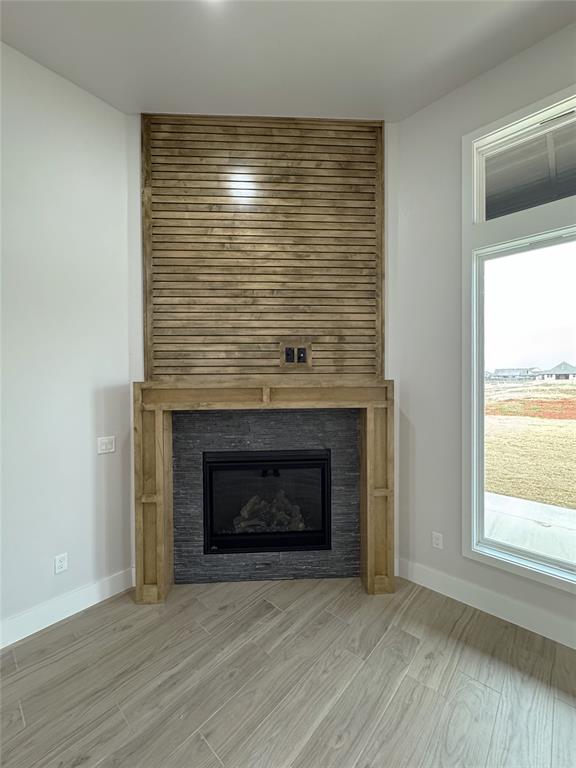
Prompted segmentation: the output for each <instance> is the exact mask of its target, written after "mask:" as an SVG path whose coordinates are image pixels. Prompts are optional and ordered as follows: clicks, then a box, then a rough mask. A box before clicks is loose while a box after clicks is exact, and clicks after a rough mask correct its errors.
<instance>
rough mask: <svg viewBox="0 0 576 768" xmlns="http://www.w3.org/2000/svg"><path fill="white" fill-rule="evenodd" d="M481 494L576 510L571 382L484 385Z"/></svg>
mask: <svg viewBox="0 0 576 768" xmlns="http://www.w3.org/2000/svg"><path fill="white" fill-rule="evenodd" d="M485 393H486V397H485V399H486V409H485V472H486V478H485V489H486V490H487V491H491V492H492V493H499V494H503V495H505V496H516V497H518V498H522V499H530V500H532V501H539V502H543V503H545V504H555V505H559V506H562V507H570V508H573V509H576V382H575V381H554V382H541V381H535V382H523V383H519V384H516V383H495V384H492V383H487V384H486V389H485Z"/></svg>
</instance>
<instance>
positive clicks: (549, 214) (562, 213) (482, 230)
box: [462, 88, 576, 594]
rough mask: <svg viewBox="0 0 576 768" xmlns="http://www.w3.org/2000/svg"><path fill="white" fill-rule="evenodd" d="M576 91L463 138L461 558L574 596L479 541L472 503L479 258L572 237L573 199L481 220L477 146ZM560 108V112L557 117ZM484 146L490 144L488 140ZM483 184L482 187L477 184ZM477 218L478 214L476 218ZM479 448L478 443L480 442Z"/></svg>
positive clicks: (567, 586) (573, 588) (565, 576)
mask: <svg viewBox="0 0 576 768" xmlns="http://www.w3.org/2000/svg"><path fill="white" fill-rule="evenodd" d="M574 90H575V89H574V88H569V89H565V90H564V91H561V92H559V93H556V94H553V95H552V96H550V97H549V98H547V99H545V100H542V101H540V102H538V103H536V104H533V105H531V106H529V107H526V108H525V109H523V110H521V111H519V112H516V113H515V114H513V115H508V116H506V117H504V118H502V119H501V120H498V121H497V122H495V123H492V124H491V125H488V126H484V127H483V128H481V129H479V130H477V131H474V132H473V133H471V134H468V135H467V136H464V137H463V139H462V554H463V555H464V556H465V557H468V558H471V559H473V560H476V561H478V562H482V563H484V564H487V565H491V566H492V567H496V568H500V569H503V570H505V571H508V572H510V573H515V574H517V575H521V576H524V577H526V578H529V579H533V580H535V581H539V582H541V583H545V584H549V585H551V586H554V587H557V588H560V589H563V590H567V591H569V592H572V593H573V594H576V575H575V574H572V573H570V572H569V571H567V570H564V569H561V568H558V567H556V566H554V565H553V564H546V563H544V562H542V563H540V564H537V563H535V562H534V561H532V560H530V559H529V558H527V557H522V555H521V553H518V554H514V553H512V552H511V551H508V552H504V551H503V550H500V549H497V548H492V547H490V546H488V545H487V544H486V543H485V542H483V543H481V544H478V543H477V539H478V537H477V531H476V508H477V507H476V505H477V499H478V489H477V488H476V487H475V477H474V473H473V467H474V466H475V464H474V462H475V461H476V458H477V455H478V448H479V441H478V428H479V425H478V419H477V414H478V413H479V411H480V409H479V408H477V402H478V392H479V391H480V392H482V387H481V386H479V385H480V384H482V382H479V380H478V373H479V370H478V369H479V366H478V360H479V354H480V353H481V352H482V350H479V349H478V348H477V344H476V338H477V334H476V322H477V316H478V314H477V313H478V307H477V304H476V295H477V288H478V286H477V283H476V274H477V270H476V265H477V264H478V260H479V257H482V256H484V257H485V256H486V255H487V254H489V253H493V254H495V253H496V252H498V251H506V250H509V249H510V247H511V244H513V243H516V244H517V245H518V243H517V241H522V248H523V249H524V250H527V249H529V248H536V247H540V246H541V245H542V242H543V240H544V239H545V238H546V237H547V236H549V234H550V233H554V232H558V231H559V230H563V232H562V234H563V235H565V236H566V237H576V227H572V226H571V225H572V224H573V222H574V221H576V201H575V199H574V198H564V199H563V200H557V201H554V202H551V203H547V204H545V205H540V206H537V207H535V208H531V209H529V210H525V211H518V212H516V213H512V214H509V215H507V216H502V217H500V218H496V219H491V220H490V221H484V220H483V218H484V217H483V210H482V206H480V205H479V203H478V195H479V193H480V192H481V189H478V188H477V185H476V177H475V168H474V163H475V157H474V152H475V143H476V142H477V141H478V140H479V139H484V138H486V139H489V137H490V135H491V134H493V133H494V132H495V131H498V130H499V129H501V128H504V127H506V126H508V125H511V124H518V123H519V121H522V120H526V119H527V118H530V117H531V116H533V115H534V114H535V113H538V112H540V111H541V110H543V109H546V108H549V107H551V106H553V105H555V104H559V103H560V102H562V101H564V100H566V99H567V98H569V97H570V96H573V95H574ZM561 111H562V110H561V109H559V110H558V114H561ZM487 143H488V142H487ZM480 186H481V185H480ZM479 214H480V215H479ZM480 445H481V443H480Z"/></svg>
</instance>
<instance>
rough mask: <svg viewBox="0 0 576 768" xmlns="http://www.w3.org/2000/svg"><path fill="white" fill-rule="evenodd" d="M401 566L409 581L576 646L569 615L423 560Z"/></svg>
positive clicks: (575, 636)
mask: <svg viewBox="0 0 576 768" xmlns="http://www.w3.org/2000/svg"><path fill="white" fill-rule="evenodd" d="M398 566H399V568H398V575H399V576H402V577H403V578H405V579H408V580H409V581H414V582H416V584H420V585H422V586H423V587H428V588H429V589H432V590H434V591H435V592H440V593H441V594H442V595H447V596H448V597H452V598H454V599H455V600H459V601H460V602H461V603H466V604H467V605H471V606H472V607H473V608H478V609H479V610H481V611H485V612H486V613H491V614H492V615H493V616H497V617H498V618H500V619H504V620H505V621H510V622H511V623H512V624H517V625H518V626H520V627H524V629H529V630H530V631H531V632H536V633H537V634H539V635H544V637H548V638H550V639H551V640H555V641H556V642H558V643H562V644H563V645H568V646H570V647H571V648H576V627H575V623H574V621H572V620H570V619H568V618H564V617H562V616H557V615H556V614H554V613H551V612H550V611H547V610H546V609H545V608H535V607H534V605H532V604H530V603H525V602H522V601H520V600H516V599H514V598H512V597H509V596H508V595H502V594H499V593H498V592H493V591H492V590H490V589H486V587H480V586H478V585H477V584H474V583H473V582H471V581H466V580H465V579H460V578H458V577H457V576H450V575H449V574H447V573H443V572H442V571H437V570H436V569H435V568H429V567H428V566H426V565H420V563H413V562H410V561H409V560H404V559H403V558H400V560H399V561H398Z"/></svg>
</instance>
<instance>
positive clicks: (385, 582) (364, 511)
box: [360, 404, 394, 595]
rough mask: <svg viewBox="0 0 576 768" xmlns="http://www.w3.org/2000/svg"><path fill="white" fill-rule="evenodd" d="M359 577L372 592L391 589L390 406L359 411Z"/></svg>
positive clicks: (392, 517) (392, 526)
mask: <svg viewBox="0 0 576 768" xmlns="http://www.w3.org/2000/svg"><path fill="white" fill-rule="evenodd" d="M360 456H361V473H360V483H361V488H360V540H361V576H362V582H363V584H364V588H365V590H366V592H368V593H369V594H372V595H376V594H381V593H383V592H394V408H393V406H392V404H390V405H388V406H387V407H380V408H379V407H373V406H370V407H368V408H366V409H365V410H364V411H363V412H362V420H361V453H360Z"/></svg>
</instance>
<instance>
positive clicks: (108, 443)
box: [98, 435, 116, 453]
mask: <svg viewBox="0 0 576 768" xmlns="http://www.w3.org/2000/svg"><path fill="white" fill-rule="evenodd" d="M115 450H116V438H115V437H114V435H108V436H107V437H99V438H98V453H114V451H115Z"/></svg>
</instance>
